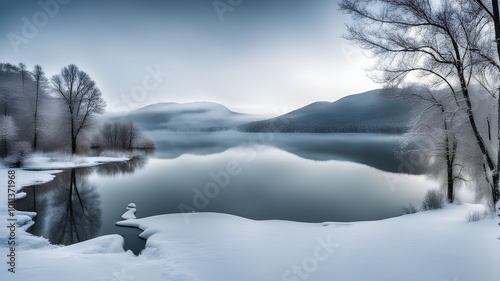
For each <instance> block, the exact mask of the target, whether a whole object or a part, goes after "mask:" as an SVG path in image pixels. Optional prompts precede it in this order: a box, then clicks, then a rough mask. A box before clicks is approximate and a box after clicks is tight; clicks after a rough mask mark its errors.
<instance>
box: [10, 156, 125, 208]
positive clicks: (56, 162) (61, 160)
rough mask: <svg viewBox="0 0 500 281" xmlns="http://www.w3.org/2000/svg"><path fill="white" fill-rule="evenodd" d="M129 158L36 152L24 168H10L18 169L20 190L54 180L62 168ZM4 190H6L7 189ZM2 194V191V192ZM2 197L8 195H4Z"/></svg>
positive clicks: (17, 177)
mask: <svg viewBox="0 0 500 281" xmlns="http://www.w3.org/2000/svg"><path fill="white" fill-rule="evenodd" d="M129 159H130V158H127V157H102V156H99V157H84V156H70V155H62V154H59V155H56V156H54V155H52V156H51V155H46V154H34V155H33V156H31V157H30V158H29V160H28V161H27V162H26V163H25V164H24V166H23V168H22V169H10V170H15V171H16V185H15V189H16V191H19V190H20V189H21V188H22V187H24V186H29V185H35V184H42V183H46V182H49V181H51V180H53V179H54V177H55V174H57V173H59V172H61V169H70V168H81V167H90V166H95V165H99V164H103V163H110V162H124V161H128V160H129ZM6 169H7V167H4V166H2V165H1V164H0V170H6ZM35 170H39V171H35ZM0 179H1V177H0ZM2 191H3V192H5V191H6V190H2ZM0 194H2V193H1V192H0ZM24 196H26V193H24V192H19V193H17V194H16V198H17V199H21V198H23V197H24ZM1 198H7V197H5V196H4V197H1ZM0 211H2V207H0Z"/></svg>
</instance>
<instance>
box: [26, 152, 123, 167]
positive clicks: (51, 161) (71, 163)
mask: <svg viewBox="0 0 500 281" xmlns="http://www.w3.org/2000/svg"><path fill="white" fill-rule="evenodd" d="M129 159H130V158H128V157H103V156H99V157H83V156H68V155H62V156H61V155H56V156H55V157H54V156H50V155H46V154H35V155H34V156H32V157H30V159H29V160H28V161H27V163H26V164H25V165H24V166H23V168H25V169H40V170H51V169H67V168H80V167H90V166H95V165H99V164H102V163H109V162H123V161H127V160H129Z"/></svg>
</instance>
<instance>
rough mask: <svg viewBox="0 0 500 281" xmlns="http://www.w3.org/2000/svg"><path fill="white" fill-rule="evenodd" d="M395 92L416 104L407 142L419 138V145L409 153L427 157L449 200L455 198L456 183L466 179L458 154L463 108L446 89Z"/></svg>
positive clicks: (432, 173)
mask: <svg viewBox="0 0 500 281" xmlns="http://www.w3.org/2000/svg"><path fill="white" fill-rule="evenodd" d="M393 92H396V97H398V98H403V99H406V100H408V99H410V100H411V101H415V102H413V104H414V109H413V114H412V115H413V120H412V122H411V123H410V130H409V132H408V133H407V138H406V141H405V142H404V145H406V144H407V143H408V141H410V140H412V139H417V140H418V141H417V144H418V145H417V146H416V148H414V149H410V150H407V153H414V152H418V153H419V154H420V155H425V156H426V158H427V161H426V162H427V164H426V166H427V170H428V173H430V175H432V176H434V177H435V178H436V179H437V180H438V181H440V182H443V188H444V190H445V192H446V195H447V200H448V202H449V203H452V202H453V201H454V200H455V183H456V182H457V181H458V180H460V181H464V180H465V175H464V168H465V165H464V164H462V163H460V161H459V157H458V144H459V141H461V140H460V136H459V135H458V134H457V132H456V131H457V130H458V128H457V127H458V126H459V125H460V124H463V122H457V120H459V119H460V116H459V115H460V110H458V108H457V105H456V103H455V102H454V101H453V100H450V99H449V95H447V94H445V93H443V92H433V91H430V90H429V89H427V88H423V87H409V88H407V89H404V90H401V91H395V90H394V91H393Z"/></svg>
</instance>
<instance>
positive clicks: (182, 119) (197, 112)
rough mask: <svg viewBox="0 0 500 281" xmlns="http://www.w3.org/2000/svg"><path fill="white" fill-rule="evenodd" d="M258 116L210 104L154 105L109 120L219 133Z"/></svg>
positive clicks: (168, 129)
mask: <svg viewBox="0 0 500 281" xmlns="http://www.w3.org/2000/svg"><path fill="white" fill-rule="evenodd" d="M261 118H262V117H260V116H255V115H247V114H241V113H237V112H233V111H231V110H229V109H228V108H227V107H225V106H223V105H221V104H218V103H212V102H190V103H172V102H169V103H157V104H152V105H148V106H146V107H143V108H140V109H137V110H135V111H132V112H131V113H129V114H127V115H123V116H114V117H111V120H113V121H118V120H120V121H134V122H136V123H137V124H138V125H139V126H140V127H141V128H142V129H144V130H166V131H205V132H208V131H221V130H230V129H236V128H237V127H238V126H239V125H242V124H245V123H248V122H252V121H255V120H259V119H261Z"/></svg>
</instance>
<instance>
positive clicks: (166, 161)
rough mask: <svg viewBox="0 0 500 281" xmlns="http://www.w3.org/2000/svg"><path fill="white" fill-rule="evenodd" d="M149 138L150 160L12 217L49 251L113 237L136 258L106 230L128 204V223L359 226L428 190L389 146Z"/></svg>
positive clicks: (63, 179) (25, 202) (106, 172)
mask: <svg viewBox="0 0 500 281" xmlns="http://www.w3.org/2000/svg"><path fill="white" fill-rule="evenodd" d="M152 136H153V138H154V139H155V140H156V142H157V146H158V149H157V151H156V152H155V154H154V155H152V157H150V158H134V159H133V160H132V161H130V162H128V163H112V164H106V165H101V166H98V167H93V168H81V169H73V170H66V171H64V172H62V173H60V174H58V175H57V177H56V179H55V180H53V181H52V182H49V183H46V184H43V185H40V186H37V187H36V188H25V191H26V192H27V193H28V196H27V197H26V198H24V199H22V200H19V201H18V208H19V209H20V210H27V211H36V212H37V213H38V216H37V218H36V223H35V225H34V226H33V227H32V228H31V229H30V232H32V233H34V234H36V235H41V236H44V237H47V238H49V239H50V240H51V242H52V243H56V244H72V243H75V242H78V241H82V240H86V239H90V238H93V237H95V236H99V235H103V234H110V233H119V234H122V235H124V236H129V237H132V238H133V239H126V240H127V243H131V244H133V245H129V246H130V247H132V248H134V247H136V248H137V247H138V248H140V247H141V246H140V245H138V243H139V244H140V242H137V241H135V240H139V239H135V237H136V236H137V234H138V233H140V231H139V230H137V229H128V228H121V227H116V226H115V222H116V221H119V220H121V215H122V214H123V213H124V212H125V211H126V210H125V207H126V206H127V205H128V204H129V203H131V202H134V203H136V205H137V214H136V215H137V216H138V217H145V216H151V215H158V214H168V213H180V212H182V213H186V218H188V217H189V213H190V212H219V213H227V214H233V215H238V216H242V217H245V218H250V219H257V220H270V219H279V220H292V221H302V222H323V221H359V220H375V219H382V218H388V217H393V216H398V215H400V214H401V213H402V211H401V209H402V206H403V205H406V204H408V203H414V204H419V202H420V201H421V199H422V198H423V195H424V193H425V191H426V190H427V189H428V188H431V187H435V186H436V183H434V182H431V181H429V180H427V179H426V178H425V176H422V175H420V174H421V173H422V172H423V169H422V167H421V166H419V165H418V163H417V162H415V159H412V158H411V157H408V156H404V157H403V156H397V154H396V152H397V151H398V147H399V143H400V142H399V139H398V137H397V136H391V135H373V134H320V135H318V134H261V135H259V134H244V133H228V132H223V133H161V134H160V133H158V134H152ZM411 163H412V164H411ZM410 174H413V175H410ZM134 239H135V240H134ZM134 241H135V242H134Z"/></svg>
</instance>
